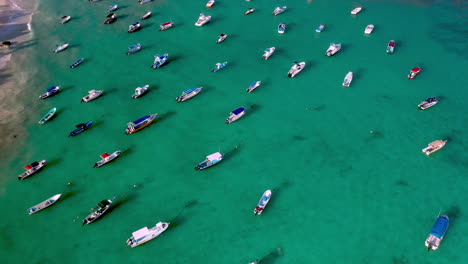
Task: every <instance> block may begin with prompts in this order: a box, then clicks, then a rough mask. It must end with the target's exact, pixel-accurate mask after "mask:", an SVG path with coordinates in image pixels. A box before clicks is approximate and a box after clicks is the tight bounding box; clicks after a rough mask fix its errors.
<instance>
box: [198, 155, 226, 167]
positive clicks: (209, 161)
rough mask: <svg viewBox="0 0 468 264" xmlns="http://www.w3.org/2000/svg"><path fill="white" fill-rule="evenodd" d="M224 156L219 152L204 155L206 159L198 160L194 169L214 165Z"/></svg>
mask: <svg viewBox="0 0 468 264" xmlns="http://www.w3.org/2000/svg"><path fill="white" fill-rule="evenodd" d="M223 158H224V155H223V154H221V153H220V152H215V153H213V154H210V155H208V156H206V159H205V160H204V161H202V162H200V163H199V164H198V165H197V166H196V167H195V170H204V169H206V168H209V167H211V166H214V165H216V164H218V163H219V162H221V161H222V160H223Z"/></svg>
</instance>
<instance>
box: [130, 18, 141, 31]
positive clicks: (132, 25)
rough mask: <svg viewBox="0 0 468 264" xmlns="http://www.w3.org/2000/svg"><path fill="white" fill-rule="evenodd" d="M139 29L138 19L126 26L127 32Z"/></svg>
mask: <svg viewBox="0 0 468 264" xmlns="http://www.w3.org/2000/svg"><path fill="white" fill-rule="evenodd" d="M140 29H141V23H140V21H138V22H135V23H133V24H131V25H130V26H128V30H127V32H128V33H133V32H136V31H138V30H140Z"/></svg>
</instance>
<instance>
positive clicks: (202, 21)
mask: <svg viewBox="0 0 468 264" xmlns="http://www.w3.org/2000/svg"><path fill="white" fill-rule="evenodd" d="M210 20H211V16H206V15H205V14H203V13H201V14H200V16H199V17H198V20H197V22H195V26H197V27H201V26H203V25H205V24H206V23H208V22H210Z"/></svg>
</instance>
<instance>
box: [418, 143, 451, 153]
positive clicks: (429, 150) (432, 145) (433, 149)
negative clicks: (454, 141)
mask: <svg viewBox="0 0 468 264" xmlns="http://www.w3.org/2000/svg"><path fill="white" fill-rule="evenodd" d="M445 143H447V140H436V141H433V142H431V143H429V145H427V147H425V148H423V149H422V152H423V153H424V154H426V155H427V156H429V155H431V154H432V153H434V152H436V151H439V150H440V149H442V148H443V147H444V146H445Z"/></svg>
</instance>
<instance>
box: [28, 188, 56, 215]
mask: <svg viewBox="0 0 468 264" xmlns="http://www.w3.org/2000/svg"><path fill="white" fill-rule="evenodd" d="M60 196H62V194H61V193H59V194H56V195H54V196H52V197H50V198H49V199H47V200H45V201H43V202H40V203H38V204H36V205H35V206H33V207H31V208H29V209H28V214H30V215H32V214H34V213H37V212H39V211H41V210H42V209H46V208H47V207H49V206H51V205H53V204H54V203H56V202H57V201H58V199H60Z"/></svg>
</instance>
